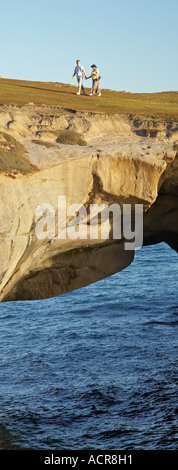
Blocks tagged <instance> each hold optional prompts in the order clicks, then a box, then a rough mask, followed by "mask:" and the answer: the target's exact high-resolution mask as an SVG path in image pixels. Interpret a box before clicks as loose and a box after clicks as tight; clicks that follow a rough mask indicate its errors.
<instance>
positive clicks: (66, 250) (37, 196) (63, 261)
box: [0, 105, 178, 302]
mask: <svg viewBox="0 0 178 470" xmlns="http://www.w3.org/2000/svg"><path fill="white" fill-rule="evenodd" d="M69 132H73V135H74V134H75V136H77V135H79V134H81V136H80V137H82V140H81V141H78V143H75V142H74V145H71V144H69V143H68V141H67V140H66V141H65V143H62V141H60V137H61V135H62V133H64V134H65V136H66V135H67V138H68V137H69V135H70V134H69ZM66 133H67V134H66ZM0 135H1V137H0V151H1V149H3V157H2V156H1V153H0V163H1V164H2V165H3V164H4V167H3V166H2V168H1V171H0V183H1V184H0V204H1V212H0V301H1V302H5V301H16V300H33V299H43V298H50V297H53V296H57V295H60V294H63V293H66V292H69V291H72V290H74V289H78V288H80V287H83V286H85V285H88V284H90V283H93V282H95V281H98V280H100V279H103V278H105V277H107V276H110V275H112V274H114V273H116V272H118V271H121V270H123V269H124V268H126V267H127V266H128V265H129V264H130V263H132V261H133V259H134V252H135V248H133V249H129V250H127V249H126V241H127V242H128V237H126V236H125V235H126V234H125V233H124V230H123V214H124V208H125V207H126V206H128V207H130V214H131V217H132V219H133V221H132V222H131V226H130V232H132V233H134V223H133V222H134V221H135V219H134V217H135V212H134V211H135V207H136V205H138V207H142V208H143V240H142V244H143V245H151V244H155V243H159V242H162V241H164V242H166V243H168V244H169V246H170V247H171V248H173V249H174V250H176V251H178V227H177V220H178V151H177V149H178V145H177V143H178V125H177V122H174V121H172V122H171V123H167V122H164V121H155V120H154V119H153V120H152V119H148V118H147V119H145V120H144V119H143V118H142V119H133V118H132V119H131V118H129V117H128V116H126V115H119V114H113V115H110V116H109V115H104V114H102V115H101V114H97V113H95V114H92V113H82V112H74V111H70V110H63V109H60V108H57V107H55V109H53V108H52V107H50V106H39V107H38V106H30V105H29V106H22V107H18V106H10V105H9V106H1V112H0ZM7 136H10V137H11V139H9V138H8V137H7ZM15 142H16V143H18V146H17V155H16V156H15V154H14V153H13V164H9V166H8V165H7V164H6V165H5V163H7V159H8V157H9V155H10V153H8V152H10V151H13V152H14V149H15V145H16V144H15ZM19 146H21V147H19ZM22 149H24V152H25V162H26V163H27V162H28V164H29V165H30V167H29V166H28V168H27V166H25V167H20V166H19V161H18V155H20V153H18V152H22ZM24 168H25V169H24ZM61 203H63V207H62V209H61ZM74 204H75V206H74ZM44 205H46V206H44ZM111 205H115V206H117V207H119V208H120V209H121V212H120V213H119V215H120V214H121V219H118V220H120V221H121V227H119V228H120V231H119V232H118V233H119V235H118V237H113V223H114V222H113V218H112V217H110V216H109V219H108V220H106V218H102V213H103V212H104V211H105V210H106V208H107V207H110V206H111ZM45 207H46V209H45ZM96 207H99V209H100V210H99V216H98V213H96V212H95V210H96ZM91 208H92V211H93V212H91ZM42 209H43V210H42ZM45 210H46V212H45ZM91 214H92V217H91ZM107 214H108V212H107ZM79 216H80V217H79ZM45 217H46V219H45ZM76 221H77V222H78V223H76ZM107 224H108V225H107ZM107 227H109V236H108V237H105V238H104V237H102V236H101V232H102V228H105V229H106V228H107ZM37 228H38V230H37ZM91 228H92V230H93V231H92V232H91ZM98 228H99V234H100V235H99V236H96V234H97V233H98V232H97V230H98ZM131 229H132V231H131ZM130 238H131V234H130Z"/></svg>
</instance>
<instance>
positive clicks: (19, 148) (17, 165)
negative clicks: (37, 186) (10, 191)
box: [0, 132, 37, 177]
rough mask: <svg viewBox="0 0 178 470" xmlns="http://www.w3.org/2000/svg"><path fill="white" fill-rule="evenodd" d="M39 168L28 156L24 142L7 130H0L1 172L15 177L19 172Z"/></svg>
mask: <svg viewBox="0 0 178 470" xmlns="http://www.w3.org/2000/svg"><path fill="white" fill-rule="evenodd" d="M35 170H37V168H36V167H35V166H34V165H32V164H31V163H30V162H29V161H28V159H27V158H26V150H25V148H24V146H23V145H22V144H20V143H19V142H17V141H16V139H14V137H12V136H11V135H9V134H7V133H6V132H0V172H3V173H4V172H5V173H8V176H12V177H15V175H17V174H18V173H21V174H26V173H31V172H33V171H35Z"/></svg>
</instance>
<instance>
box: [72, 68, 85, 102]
mask: <svg viewBox="0 0 178 470" xmlns="http://www.w3.org/2000/svg"><path fill="white" fill-rule="evenodd" d="M76 64H77V65H76V67H75V69H74V73H73V75H72V80H73V78H74V77H75V75H76V76H77V81H78V93H76V94H77V95H80V92H81V89H82V91H83V93H82V95H85V94H86V93H85V89H84V86H83V75H85V78H86V73H85V69H84V67H83V65H80V60H76Z"/></svg>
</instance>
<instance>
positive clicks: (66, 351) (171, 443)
mask: <svg viewBox="0 0 178 470" xmlns="http://www.w3.org/2000/svg"><path fill="white" fill-rule="evenodd" d="M177 261H178V255H177V253H176V252H175V251H173V250H172V249H171V248H169V247H168V246H167V245H166V244H164V243H161V244H159V245H156V246H152V247H151V246H150V247H144V248H142V249H141V250H138V251H136V255H135V259H134V262H133V263H132V265H131V266H129V267H128V268H127V269H125V270H124V271H122V272H120V273H118V274H116V275H114V276H111V277H110V278H107V279H105V280H103V281H101V282H97V283H95V284H93V285H90V286H87V287H85V288H83V289H80V290H78V291H75V292H72V293H69V294H65V295H63V296H60V297H57V298H53V299H49V300H43V301H34V302H31V301H30V302H9V303H4V304H3V303H1V304H0V449H1V450H2V449H4V450H5V449H10V450H11V449H36V450H38V449H41V450H43V449H45V450H46V449H53V450H60V449H63V450H64V449H74V450H75V449H76V450H81V449H82V450H84V449H85V450H86V449H93V450H95V449H96V450H98V449H105V450H109V449H110V450H113V449H121V450H122V449H124V450H127V449H128V450H166V449H167V450H175V449H177V448H178V440H177V438H178V433H177V414H178V400H177V398H178V396H177V382H178V374H177V363H178V362H177V360H178V349H177V328H178V298H177V290H178V282H177V281H178V276H177Z"/></svg>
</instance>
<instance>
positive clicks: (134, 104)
mask: <svg viewBox="0 0 178 470" xmlns="http://www.w3.org/2000/svg"><path fill="white" fill-rule="evenodd" d="M90 90H91V88H86V93H87V95H86V96H85V95H84V96H77V95H76V91H77V86H75V85H70V84H62V83H59V82H40V81H28V80H14V79H5V78H1V79H0V105H2V106H3V105H15V106H24V105H29V104H32V105H34V106H41V105H46V106H52V107H56V106H58V107H60V108H63V109H65V110H71V111H72V110H73V111H79V112H89V113H102V114H123V115H124V114H125V115H134V114H136V115H140V116H143V115H144V116H152V117H155V116H157V117H160V118H162V119H165V120H168V119H175V120H177V119H178V91H170V92H169V91H165V92H155V93H131V92H123V91H114V90H106V89H101V92H102V95H101V96H100V97H98V96H89V91H90Z"/></svg>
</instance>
